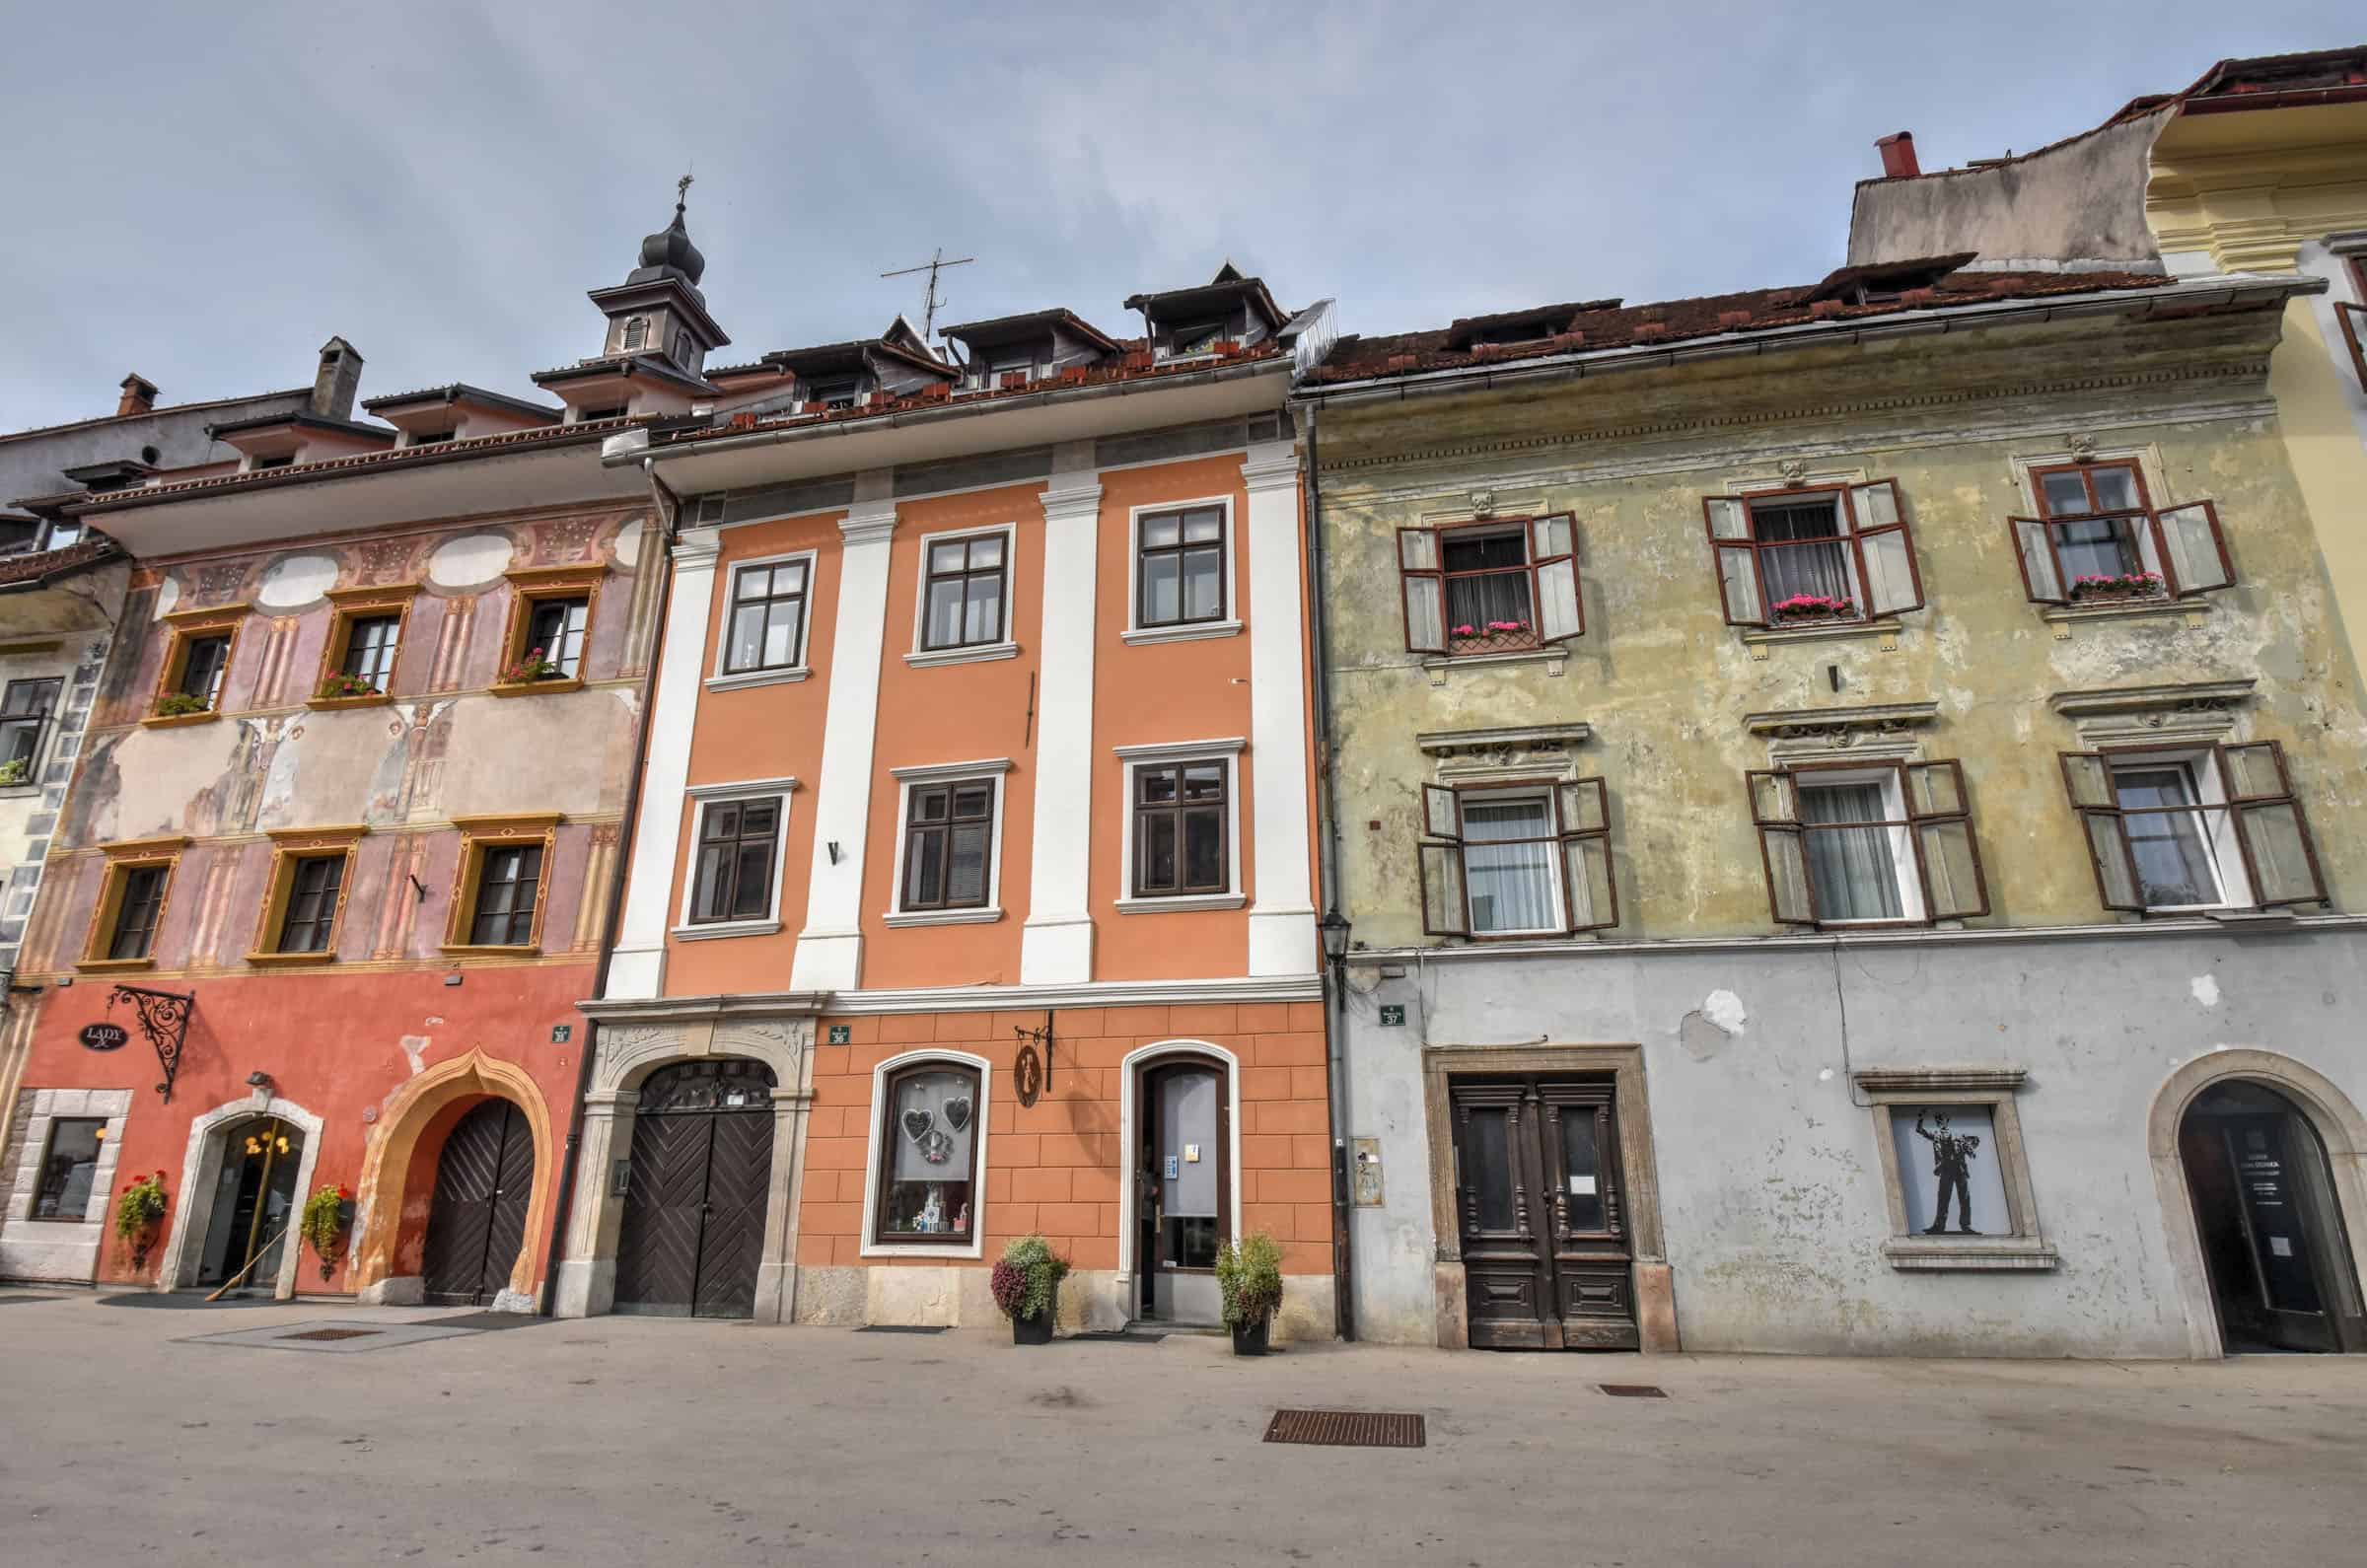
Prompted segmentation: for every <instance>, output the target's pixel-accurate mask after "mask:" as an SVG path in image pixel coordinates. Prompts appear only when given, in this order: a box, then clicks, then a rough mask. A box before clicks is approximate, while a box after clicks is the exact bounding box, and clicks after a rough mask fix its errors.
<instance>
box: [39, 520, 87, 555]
mask: <svg viewBox="0 0 2367 1568" xmlns="http://www.w3.org/2000/svg"><path fill="white" fill-rule="evenodd" d="M81 542H82V525H81V524H80V523H78V522H74V521H72V520H70V519H59V520H57V521H55V522H52V523H50V524H49V525H48V526H47V527H46V528H44V529H43V530H42V531H41V548H42V549H45V550H62V549H64V548H65V547H66V546H67V545H69V544H80V543H81Z"/></svg>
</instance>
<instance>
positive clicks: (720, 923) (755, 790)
mask: <svg viewBox="0 0 2367 1568" xmlns="http://www.w3.org/2000/svg"><path fill="white" fill-rule="evenodd" d="M809 580H810V579H809ZM797 789H798V782H797V780H796V779H794V778H789V777H782V778H757V779H742V780H740V781H739V782H737V783H733V784H693V785H691V786H690V787H689V788H688V789H686V790H684V791H682V794H683V795H684V796H685V797H686V798H687V799H688V800H689V801H690V802H691V803H692V810H691V812H690V826H689V836H688V838H687V839H685V840H684V842H683V853H682V886H681V895H680V896H681V902H680V903H679V904H677V905H676V914H675V924H674V935H675V936H676V938H677V939H679V940H681V941H683V942H710V941H713V940H715V939H716V938H719V937H765V936H771V935H772V934H773V933H775V932H777V931H779V930H780V929H781V883H782V881H783V879H784V876H785V874H786V873H787V871H788V868H789V798H790V797H791V796H792V795H794V794H795V793H796V792H797ZM766 799H777V800H778V801H779V802H780V805H781V828H780V843H779V845H778V846H777V850H776V854H777V859H776V862H775V864H774V866H773V868H772V897H771V899H770V907H769V908H767V909H766V910H765V912H764V916H763V918H762V919H748V920H708V921H703V922H699V923H697V924H693V923H692V922H691V919H690V904H691V901H692V900H693V899H694V898H695V897H696V896H697V895H698V842H699V834H700V833H701V832H703V831H704V830H705V827H706V821H707V808H709V807H710V806H713V805H715V804H717V803H718V802H726V801H760V800H766Z"/></svg>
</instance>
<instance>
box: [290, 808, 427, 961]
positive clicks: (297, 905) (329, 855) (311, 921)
mask: <svg viewBox="0 0 2367 1568" xmlns="http://www.w3.org/2000/svg"><path fill="white" fill-rule="evenodd" d="M268 831H269V834H270V837H271V841H272V845H273V850H272V856H271V881H270V884H269V890H268V896H267V897H265V899H264V900H263V907H262V911H261V913H260V914H259V915H258V916H257V917H256V920H255V933H254V946H253V948H252V949H251V951H250V952H249V953H248V955H247V962H249V963H252V964H256V965H259V966H266V967H268V966H284V965H289V964H300V963H330V962H335V960H336V956H337V933H338V925H339V917H340V916H342V915H343V913H344V910H345V894H346V892H347V891H349V890H350V889H351V888H352V886H353V880H354V878H353V858H354V854H355V852H356V850H357V849H358V847H359V845H360V841H361V837H362V835H363V834H364V833H365V832H367V831H368V829H367V828H365V827H361V826H358V825H357V826H351V827H274V828H271V829H269V830H268ZM473 897H474V890H473V889H470V888H467V887H466V886H463V887H460V888H455V889H454V890H453V903H454V906H455V907H456V909H465V908H466V907H468V904H469V902H470V900H471V899H472V898H473Z"/></svg>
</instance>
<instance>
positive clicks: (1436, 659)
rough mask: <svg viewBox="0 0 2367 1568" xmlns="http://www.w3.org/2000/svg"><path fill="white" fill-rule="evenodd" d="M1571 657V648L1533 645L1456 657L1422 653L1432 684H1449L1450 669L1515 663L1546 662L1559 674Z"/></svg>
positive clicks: (1547, 669) (1491, 667) (1548, 670)
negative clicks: (1510, 651) (1522, 648)
mask: <svg viewBox="0 0 2367 1568" xmlns="http://www.w3.org/2000/svg"><path fill="white" fill-rule="evenodd" d="M1569 659H1570V651H1569V650H1568V649H1567V648H1529V649H1524V650H1522V651H1521V652H1519V653H1496V654H1458V655H1454V656H1445V655H1440V654H1425V655H1423V656H1422V668H1423V669H1424V670H1426V671H1428V672H1429V674H1430V683H1431V684H1432V685H1434V686H1443V685H1445V684H1446V683H1447V672H1448V671H1450V670H1502V669H1508V668H1510V667H1512V666H1515V665H1543V666H1544V667H1545V674H1546V675H1549V676H1557V675H1560V674H1561V672H1562V667H1563V666H1564V665H1566V664H1568V663H1569Z"/></svg>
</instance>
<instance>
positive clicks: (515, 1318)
mask: <svg viewBox="0 0 2367 1568" xmlns="http://www.w3.org/2000/svg"><path fill="white" fill-rule="evenodd" d="M557 1321H558V1319H555V1318H538V1317H536V1316H535V1315H534V1314H533V1313H462V1314H461V1315H460V1316H459V1317H457V1318H430V1319H427V1323H428V1326H429V1327H431V1328H532V1327H533V1326H534V1325H535V1324H537V1323H551V1322H557Z"/></svg>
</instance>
